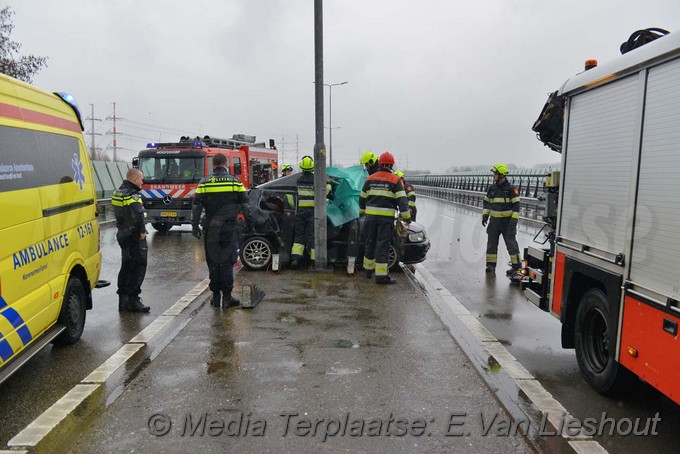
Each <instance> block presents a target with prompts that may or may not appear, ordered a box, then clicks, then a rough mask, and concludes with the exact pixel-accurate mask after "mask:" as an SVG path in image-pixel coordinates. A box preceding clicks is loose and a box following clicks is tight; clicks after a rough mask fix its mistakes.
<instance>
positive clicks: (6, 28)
mask: <svg viewBox="0 0 680 454" xmlns="http://www.w3.org/2000/svg"><path fill="white" fill-rule="evenodd" d="M13 15H14V11H12V10H10V9H9V6H6V7H4V8H3V9H2V10H0V73H2V74H7V75H8V76H11V77H14V78H16V79H19V80H23V81H24V82H28V83H31V82H32V81H33V76H34V75H35V74H37V73H38V71H40V70H41V69H43V68H44V67H46V66H47V57H36V56H35V55H24V56H19V55H18V54H19V50H20V49H21V44H20V43H18V42H16V41H12V39H11V35H12V30H14V24H13V23H12V16H13Z"/></svg>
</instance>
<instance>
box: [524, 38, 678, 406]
mask: <svg viewBox="0 0 680 454" xmlns="http://www.w3.org/2000/svg"><path fill="white" fill-rule="evenodd" d="M559 95H560V96H561V97H562V98H561V101H563V102H564V123H563V128H564V129H563V139H562V141H561V151H562V166H561V171H560V173H559V175H558V174H555V175H552V176H551V178H549V179H548V182H547V185H546V186H547V188H546V193H547V194H548V196H547V197H546V202H547V213H548V218H547V219H546V221H547V223H548V225H550V228H549V229H548V235H547V241H546V244H545V245H544V246H543V247H529V248H527V249H526V250H525V253H524V255H525V268H524V274H525V278H524V282H523V285H524V287H525V294H526V296H527V297H528V299H530V300H531V301H532V302H534V303H535V304H536V305H537V306H539V307H541V308H542V309H544V310H546V311H550V312H551V313H552V314H553V315H554V316H555V317H557V318H558V319H559V320H560V321H561V322H562V346H563V347H564V348H575V350H576V357H577V360H578V364H579V368H580V369H581V372H582V373H583V375H584V377H585V379H586V381H587V382H588V383H589V384H590V385H591V386H592V387H593V388H594V389H596V390H597V391H598V392H600V393H602V394H606V395H615V394H617V393H619V392H621V391H625V390H626V389H627V388H628V385H630V384H631V383H632V381H633V380H632V379H634V378H635V376H637V377H640V378H642V379H643V380H644V381H646V382H647V383H649V384H651V385H652V386H654V387H655V388H657V389H658V390H660V391H661V392H662V393H664V394H665V395H667V396H668V397H670V398H671V399H672V400H674V401H675V402H677V403H680V339H679V338H678V324H679V323H680V267H679V266H678V263H679V261H678V257H680V236H679V232H680V231H679V230H678V226H679V225H680V205H679V204H677V203H675V200H674V197H673V195H672V194H673V191H674V187H675V183H676V182H677V174H678V169H680V153H678V150H679V149H680V33H678V34H669V35H667V36H665V37H662V38H659V39H656V40H654V41H652V42H650V43H648V44H646V45H644V46H642V47H640V48H638V49H635V50H632V51H630V52H628V53H626V54H624V55H622V56H620V57H618V58H617V59H616V60H614V61H612V62H610V63H608V64H605V65H601V66H598V67H596V68H593V69H590V70H588V71H585V72H583V73H580V74H578V75H576V76H575V77H573V78H571V79H569V80H568V81H567V82H566V83H565V84H564V85H563V86H562V88H561V90H560V91H559ZM544 112H545V110H544ZM540 119H541V118H540V117H539V120H540ZM546 144H547V143H546ZM551 148H552V147H551Z"/></svg>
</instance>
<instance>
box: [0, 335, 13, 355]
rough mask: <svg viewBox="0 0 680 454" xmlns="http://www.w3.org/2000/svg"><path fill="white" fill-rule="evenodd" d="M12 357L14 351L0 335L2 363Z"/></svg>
mask: <svg viewBox="0 0 680 454" xmlns="http://www.w3.org/2000/svg"><path fill="white" fill-rule="evenodd" d="M12 356H14V350H12V347H11V346H10V345H9V342H7V339H5V338H4V337H2V333H0V358H2V360H3V361H7V360H8V359H10V358H11V357H12Z"/></svg>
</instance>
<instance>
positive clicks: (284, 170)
mask: <svg viewBox="0 0 680 454" xmlns="http://www.w3.org/2000/svg"><path fill="white" fill-rule="evenodd" d="M292 174H293V166H292V165H290V164H285V165H284V166H283V167H281V176H282V177H287V176H288V175H292Z"/></svg>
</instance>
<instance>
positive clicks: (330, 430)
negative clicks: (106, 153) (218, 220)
mask: <svg viewBox="0 0 680 454" xmlns="http://www.w3.org/2000/svg"><path fill="white" fill-rule="evenodd" d="M395 276H396V277H397V279H399V283H398V284H397V285H390V286H378V285H375V284H374V283H373V282H372V280H369V279H365V278H364V277H363V275H357V276H354V277H349V276H347V275H346V274H344V273H342V272H339V271H336V272H335V273H330V272H329V273H316V272H300V271H298V272H295V271H290V270H285V271H282V272H281V273H278V274H274V273H269V272H248V271H245V270H242V271H240V272H239V273H238V275H237V279H236V281H237V286H240V284H244V283H254V284H255V285H257V286H258V287H259V288H260V289H262V290H263V291H264V292H265V293H266V296H265V297H264V300H263V301H262V302H260V303H259V305H257V306H256V307H255V308H253V309H246V308H235V309H234V308H232V309H218V308H214V307H211V306H210V304H209V303H208V298H209V295H210V293H209V292H205V293H204V294H203V295H201V296H200V297H199V298H198V299H197V300H196V302H194V303H193V304H192V305H191V306H190V307H189V308H188V309H187V310H194V314H193V319H191V321H190V322H189V323H188V324H186V326H184V327H183V328H181V327H180V328H178V329H181V331H180V332H179V334H178V335H177V336H176V337H175V338H174V339H173V340H172V341H171V342H170V343H169V344H168V345H167V346H166V347H165V349H164V350H163V351H162V352H161V353H160V354H158V356H157V357H152V361H150V362H149V364H148V365H147V366H146V367H144V369H143V370H142V371H141V372H140V373H139V374H138V375H136V376H135V378H134V379H132V381H131V382H130V383H129V384H127V385H126V387H125V389H124V390H123V391H122V392H121V393H120V395H119V396H118V397H117V399H116V400H115V401H114V402H113V403H111V404H110V405H109V406H108V407H107V408H106V409H105V410H104V411H103V413H102V414H101V415H99V416H98V417H97V418H96V419H95V421H94V422H93V423H92V425H91V426H90V427H89V429H88V430H87V431H86V433H85V434H84V435H83V436H81V437H80V439H78V440H77V441H75V440H74V444H73V445H72V447H71V452H76V453H79V452H87V453H91V452H190V451H194V452H199V451H200V452H237V451H238V452H253V453H255V452H257V453H261V452H275V453H280V452H295V453H300V452H318V451H319V450H324V451H329V452H340V451H345V452H352V453H363V452H365V453H374V452H390V453H392V452H404V453H412V452H427V453H444V452H447V453H450V452H456V453H466V452H469V453H478V452H484V453H515V452H517V453H527V452H532V450H531V448H530V447H529V445H528V444H527V442H526V441H525V439H524V438H523V437H522V436H521V435H519V434H517V435H510V436H505V435H502V432H503V431H502V430H500V429H499V428H503V427H504V426H503V424H510V421H511V418H510V416H509V415H508V414H507V413H505V412H504V410H503V409H502V407H501V406H500V405H499V403H498V402H497V401H496V399H495V398H494V394H493V393H492V392H491V391H490V390H489V389H488V387H487V386H486V385H485V383H484V382H483V381H482V379H481V378H480V377H479V375H478V374H477V372H476V371H475V369H474V367H473V366H472V365H471V364H470V362H469V361H468V359H467V357H465V355H464V354H463V353H462V351H461V350H460V348H459V347H458V345H457V344H456V342H455V341H454V340H453V338H452V337H451V335H450V333H449V332H448V330H447V329H446V328H445V327H444V325H443V324H442V323H441V321H440V320H439V319H438V317H437V315H436V314H435V313H434V312H433V310H432V309H431V307H430V305H429V304H428V302H427V300H426V299H425V296H424V295H423V293H422V292H421V290H420V289H419V288H417V287H416V286H414V285H413V284H412V283H411V282H410V281H409V280H408V278H407V276H406V275H404V274H401V273H397V274H395ZM237 288H238V287H237ZM237 296H238V295H237ZM170 422H171V424H170ZM484 432H486V434H485V433H484Z"/></svg>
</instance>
